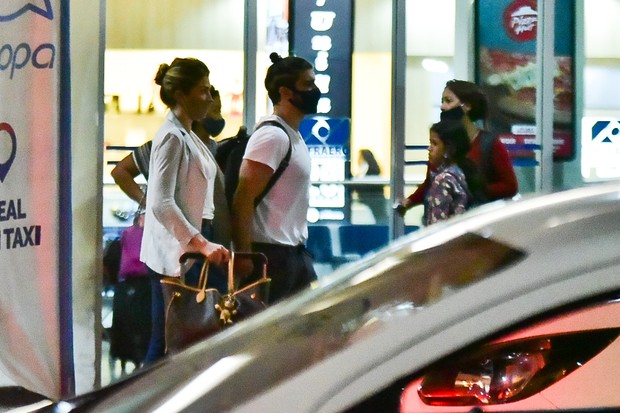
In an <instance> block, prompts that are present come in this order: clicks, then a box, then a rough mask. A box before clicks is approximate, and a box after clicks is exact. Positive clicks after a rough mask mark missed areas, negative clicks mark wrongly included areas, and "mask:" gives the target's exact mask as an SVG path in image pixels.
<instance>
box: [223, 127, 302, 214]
mask: <svg viewBox="0 0 620 413" xmlns="http://www.w3.org/2000/svg"><path fill="white" fill-rule="evenodd" d="M266 125H269V126H276V127H278V128H280V129H282V130H283V131H284V132H286V129H285V128H284V126H282V125H281V124H280V123H279V122H276V121H275V120H268V121H265V122H262V123H260V124H258V126H256V129H255V131H256V130H258V129H260V128H262V127H263V126H266ZM286 135H287V136H289V135H288V132H287V133H286ZM250 136H251V135H249V134H248V131H247V128H246V127H245V126H242V127H240V128H239V131H238V132H237V135H235V136H232V137H230V138H227V139H224V140H221V141H220V142H219V143H218V146H217V152H216V155H215V160H216V161H217V164H218V165H219V167H220V169H221V170H222V171H223V172H224V187H225V191H226V199H227V200H228V206H229V207H230V208H232V200H233V196H234V195H235V191H236V190H237V184H238V183H239V169H240V168H241V162H242V161H243V154H244V153H245V148H246V146H247V145H248V141H249V140H250ZM291 151H292V143H291V137H290V136H289V145H288V151H287V153H286V155H285V156H284V159H282V161H281V162H280V165H279V166H278V169H276V171H275V172H274V174H273V175H272V176H271V179H270V180H269V182H268V183H267V186H266V187H265V190H264V191H263V192H262V193H261V194H260V195H259V196H258V197H257V198H256V199H255V200H254V207H256V206H257V205H258V204H259V203H260V202H261V201H262V200H263V198H264V197H265V195H267V193H268V192H269V191H270V190H271V188H272V187H273V185H274V184H275V183H276V181H277V180H278V179H279V178H280V176H281V175H282V173H283V172H284V170H285V169H286V167H287V166H288V163H289V161H290V159H291Z"/></svg>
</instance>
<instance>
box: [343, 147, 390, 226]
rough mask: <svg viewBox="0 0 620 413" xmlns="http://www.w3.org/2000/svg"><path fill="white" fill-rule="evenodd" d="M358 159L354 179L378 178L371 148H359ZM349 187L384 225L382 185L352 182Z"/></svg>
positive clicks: (384, 206)
mask: <svg viewBox="0 0 620 413" xmlns="http://www.w3.org/2000/svg"><path fill="white" fill-rule="evenodd" d="M358 161H359V172H358V174H357V176H356V177H355V178H356V180H360V179H363V178H366V177H377V178H378V177H379V175H381V168H380V167H379V163H378V162H377V159H376V158H375V155H374V154H373V153H372V151H371V150H369V149H361V150H360V151H359V158H358ZM351 189H352V190H353V191H354V192H355V193H357V197H358V200H359V201H360V202H361V203H363V204H365V205H367V206H368V208H370V210H371V211H372V214H373V216H374V218H375V222H376V223H377V224H383V225H385V224H387V223H388V210H387V203H386V198H385V195H384V193H383V186H382V185H377V184H366V185H364V184H353V185H352V188H351Z"/></svg>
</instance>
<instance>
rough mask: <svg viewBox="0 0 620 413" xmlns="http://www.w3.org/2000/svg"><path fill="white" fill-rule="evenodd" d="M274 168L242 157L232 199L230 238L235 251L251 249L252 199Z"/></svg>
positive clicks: (265, 184) (264, 184)
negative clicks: (237, 181)
mask: <svg viewBox="0 0 620 413" xmlns="http://www.w3.org/2000/svg"><path fill="white" fill-rule="evenodd" d="M273 173H274V170H273V169H271V167H269V166H267V165H265V164H263V163H260V162H256V161H252V160H249V159H244V160H243V162H242V163H241V168H240V169H239V183H238V184H237V190H236V191H235V195H234V197H233V201H232V217H231V218H232V238H233V243H234V245H235V249H236V250H237V251H251V250H252V227H253V223H254V209H255V208H254V200H255V199H256V198H257V197H258V196H259V195H260V194H261V193H262V192H263V190H264V189H265V187H266V186H267V183H268V182H269V179H270V178H271V176H272V175H273Z"/></svg>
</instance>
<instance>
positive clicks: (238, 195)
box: [232, 53, 321, 303]
mask: <svg viewBox="0 0 620 413" xmlns="http://www.w3.org/2000/svg"><path fill="white" fill-rule="evenodd" d="M270 59H271V61H272V63H273V64H272V65H271V66H270V67H269V69H268V70H267V76H266V77H265V88H266V89H267V93H268V95H269V98H270V99H271V101H272V102H273V106H274V109H273V114H272V115H269V116H265V117H263V118H262V119H260V120H259V122H258V123H257V126H256V128H255V132H254V133H253V134H252V136H251V138H250V140H249V142H248V145H247V148H246V150H245V154H244V156H243V162H242V164H241V169H240V171H239V183H238V186H237V190H236V192H235V195H234V197H233V201H232V229H233V242H234V246H235V249H236V250H237V251H256V252H261V253H263V254H265V255H266V256H267V259H268V264H267V273H268V275H269V277H270V278H271V280H272V281H271V290H270V293H269V295H270V300H269V301H270V303H273V302H276V301H279V300H281V299H283V298H286V297H288V296H290V295H292V294H294V293H295V292H297V291H300V290H302V289H304V288H306V287H308V286H309V285H310V283H311V282H313V281H314V280H316V278H317V277H316V273H315V271H314V267H313V262H312V257H311V255H310V253H309V252H308V251H307V250H306V248H305V242H306V239H307V237H308V225H307V220H306V214H307V210H308V206H309V189H310V154H309V152H308V148H307V147H306V144H305V142H304V140H303V138H302V137H301V135H300V134H299V125H300V123H301V121H302V119H303V118H304V117H305V116H306V115H310V114H314V113H316V112H317V105H318V101H319V99H320V97H321V92H320V90H319V89H318V87H317V86H316V85H315V83H314V81H315V74H314V71H313V68H312V65H311V64H310V63H308V61H306V60H305V59H302V58H300V57H295V56H289V57H285V58H282V57H281V56H279V55H278V54H277V53H272V54H271V55H270ZM265 122H277V125H274V124H265V125H262V126H261V124H263V123H265ZM279 126H280V127H279ZM289 148H290V150H291V151H290V160H289V163H288V166H286V168H285V169H284V172H282V174H281V175H279V177H278V178H277V181H275V184H273V186H271V187H270V189H268V192H266V194H264V193H263V192H264V191H265V189H266V188H269V187H268V184H269V182H270V180H271V178H272V176H274V174H275V173H276V171H277V170H278V169H279V167H280V165H281V163H282V161H283V159H285V157H287V152H288V151H289ZM276 176H277V175H276ZM257 199H260V202H258V204H257V205H255V201H256V200H257ZM240 267H242V268H241V269H240V271H239V272H241V273H243V274H244V275H246V274H249V273H250V272H251V271H252V265H251V263H249V262H243V263H240ZM254 277H255V275H251V276H250V275H248V276H247V277H246V280H245V283H249V282H252V281H253V280H254Z"/></svg>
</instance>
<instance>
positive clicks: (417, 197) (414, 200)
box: [407, 167, 430, 207]
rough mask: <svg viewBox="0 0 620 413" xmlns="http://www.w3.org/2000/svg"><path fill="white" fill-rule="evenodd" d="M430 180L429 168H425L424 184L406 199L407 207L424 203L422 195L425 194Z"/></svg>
mask: <svg viewBox="0 0 620 413" xmlns="http://www.w3.org/2000/svg"><path fill="white" fill-rule="evenodd" d="M429 179H430V167H428V168H426V178H424V182H422V183H421V184H420V185H419V186H418V187H417V188H416V190H415V191H414V192H413V193H412V194H411V195H409V196H408V197H407V202H408V203H409V206H410V207H412V206H415V205H420V204H422V203H423V202H424V194H425V193H426V189H427V188H428V185H429Z"/></svg>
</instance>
